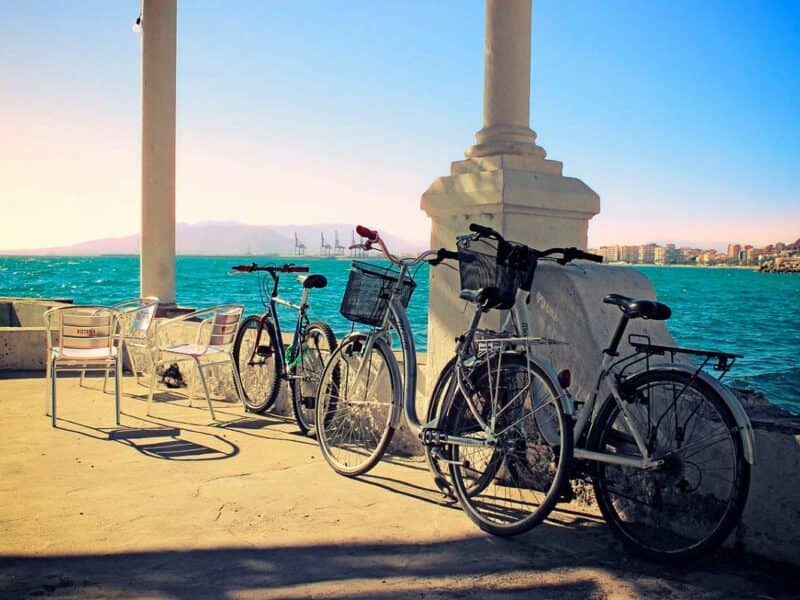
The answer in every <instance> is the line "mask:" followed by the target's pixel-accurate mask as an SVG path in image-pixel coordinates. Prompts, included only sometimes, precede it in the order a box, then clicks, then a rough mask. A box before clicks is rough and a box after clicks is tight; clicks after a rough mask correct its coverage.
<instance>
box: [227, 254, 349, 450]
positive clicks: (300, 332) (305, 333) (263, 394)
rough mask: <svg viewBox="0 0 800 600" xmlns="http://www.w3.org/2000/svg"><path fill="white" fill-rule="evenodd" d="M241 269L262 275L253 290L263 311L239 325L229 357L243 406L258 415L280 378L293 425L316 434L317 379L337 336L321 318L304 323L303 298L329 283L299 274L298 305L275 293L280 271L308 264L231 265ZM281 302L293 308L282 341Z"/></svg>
mask: <svg viewBox="0 0 800 600" xmlns="http://www.w3.org/2000/svg"><path fill="white" fill-rule="evenodd" d="M233 270H234V271H238V272H241V273H253V272H258V273H265V274H268V275H269V276H270V278H271V280H272V289H271V290H270V288H269V284H270V282H269V280H268V279H267V277H266V275H262V276H261V277H259V280H258V290H259V295H260V297H261V303H262V304H263V305H264V313H263V314H261V315H250V316H249V317H247V318H246V319H245V320H244V321H243V322H242V325H241V327H240V328H239V332H238V334H237V336H236V342H235V344H234V348H233V357H234V360H235V362H236V367H237V369H238V371H239V376H240V378H241V380H242V387H243V388H244V403H245V406H246V407H247V409H248V410H249V411H251V412H255V413H263V412H264V411H266V410H268V409H269V408H271V407H272V405H273V404H274V403H275V400H276V398H277V397H278V392H279V389H280V381H281V380H284V381H286V382H287V383H288V386H289V389H290V391H291V394H292V408H293V409H294V414H295V417H296V418H297V425H298V426H299V427H300V429H301V431H303V433H306V434H309V435H313V434H314V433H315V426H314V418H315V406H316V392H317V385H318V383H319V377H320V374H321V373H322V370H323V368H324V367H325V364H326V363H327V361H328V359H329V358H330V355H331V353H332V352H333V351H334V350H335V349H336V336H334V334H333V331H332V330H331V328H330V326H329V325H328V324H327V323H325V322H324V321H314V322H309V319H308V311H309V308H310V306H309V303H308V296H309V293H310V292H311V290H312V289H321V288H324V287H326V286H327V285H328V281H327V279H326V278H325V276H324V275H298V277H297V280H298V281H299V282H300V283H302V284H303V295H302V297H301V299H300V303H299V304H293V303H292V302H289V301H287V300H284V299H283V298H280V297H278V284H279V282H280V276H279V273H308V267H305V266H298V265H294V264H285V265H281V266H276V265H268V266H259V265H256V264H255V263H253V264H251V265H236V266H234V267H233ZM278 304H280V305H281V306H286V307H288V308H291V309H293V310H296V311H297V321H296V323H295V327H294V337H293V338H292V342H291V344H289V345H288V346H287V345H286V344H284V341H283V335H282V333H281V326H280V321H279V320H278V313H277V310H276V306H277V305H278Z"/></svg>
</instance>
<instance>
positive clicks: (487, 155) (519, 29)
mask: <svg viewBox="0 0 800 600" xmlns="http://www.w3.org/2000/svg"><path fill="white" fill-rule="evenodd" d="M531 15H532V3H531V0H487V2H486V64H485V78H486V81H485V88H484V111H483V115H484V119H483V128H482V129H481V130H480V131H479V132H478V133H477V135H476V142H477V143H476V144H475V145H474V146H472V147H470V148H469V149H468V150H467V152H466V156H467V160H462V161H457V162H454V163H452V165H451V167H450V175H449V176H445V177H439V178H438V179H436V180H435V181H434V182H433V183H432V184H431V185H430V187H429V188H428V189H427V191H425V193H424V194H423V195H422V202H421V205H422V209H423V210H425V212H426V213H427V214H428V216H429V217H430V218H431V221H432V226H431V245H432V247H434V248H436V247H440V246H445V247H447V248H453V246H454V245H455V239H456V236H457V235H459V234H462V233H466V232H467V229H468V226H469V224H470V223H472V222H476V223H481V224H483V225H488V226H489V227H493V228H494V229H497V230H498V231H499V232H500V233H502V234H503V235H504V236H506V237H507V238H508V239H511V240H517V241H520V242H525V243H527V244H530V245H532V246H534V247H537V248H547V247H551V246H577V247H581V248H585V247H586V244H587V235H588V226H589V225H588V224H589V219H591V218H592V217H593V216H594V215H595V214H597V213H598V212H599V211H600V199H599V197H598V196H597V194H595V192H594V191H593V190H592V189H591V188H589V186H587V185H586V184H585V183H583V182H582V181H580V180H579V179H575V178H572V177H564V176H563V174H562V164H561V163H560V162H557V161H553V160H547V159H546V158H545V152H544V150H543V149H542V148H539V147H538V146H537V145H536V144H535V140H536V134H535V133H534V132H533V131H531V129H530V126H529V111H530V64H531V63H530V61H531V56H530V50H531ZM430 284H431V285H430V311H429V325H428V357H427V366H426V368H427V369H428V372H427V375H426V380H427V381H428V382H429V384H430V385H429V386H428V388H429V390H430V388H431V386H432V385H433V382H435V380H436V377H437V375H438V373H439V371H440V370H441V367H442V366H443V364H444V362H446V361H447V360H448V359H449V358H450V357H451V356H452V354H453V348H454V342H453V338H454V337H455V336H456V335H458V334H460V333H461V332H463V331H464V329H465V327H466V325H467V324H468V323H467V319H468V317H469V315H470V314H471V313H470V311H469V310H467V311H465V310H464V302H463V301H461V300H459V298H458V289H459V282H458V274H457V273H455V272H454V271H452V270H449V269H446V268H441V267H440V268H434V269H431V278H430Z"/></svg>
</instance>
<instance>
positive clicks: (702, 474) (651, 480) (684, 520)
mask: <svg viewBox="0 0 800 600" xmlns="http://www.w3.org/2000/svg"><path fill="white" fill-rule="evenodd" d="M622 399H623V401H624V403H625V409H626V410H627V412H628V413H629V421H628V422H630V423H632V425H633V426H635V427H636V428H637V430H638V432H639V434H640V435H641V437H642V439H643V441H644V443H645V444H646V446H647V449H648V452H649V453H650V455H651V457H653V458H654V459H656V460H660V461H663V462H662V463H661V466H659V467H656V468H653V469H646V470H645V469H639V468H635V467H628V466H621V465H614V464H609V463H602V462H601V463H598V467H597V474H596V477H595V480H594V488H595V494H596V496H597V502H598V504H599V506H600V510H601V511H602V512H603V516H604V517H605V519H606V521H607V522H608V524H609V526H610V527H611V529H612V531H613V532H614V533H615V534H617V535H618V536H619V537H620V538H621V539H622V541H623V542H624V543H625V545H626V546H627V547H628V548H630V549H632V550H633V551H634V552H636V553H638V554H642V555H644V556H646V557H647V558H651V559H654V560H660V561H667V562H669V561H682V560H689V559H692V558H695V557H697V556H698V555H700V554H702V553H703V552H706V551H709V550H711V549H712V548H714V547H716V546H717V545H719V544H720V543H721V542H722V541H723V540H724V539H725V538H726V537H727V536H728V534H729V533H730V532H731V530H732V529H733V528H734V526H735V525H736V523H737V522H738V520H739V518H740V517H741V514H742V511H743V509H744V505H745V502H746V499H747V492H748V487H749V481H750V465H749V464H748V463H747V461H746V460H745V457H744V450H743V447H742V439H741V436H740V434H739V432H738V428H737V425H736V420H735V419H734V416H733V414H732V413H731V411H730V409H729V408H728V407H727V405H726V404H725V402H724V400H723V399H722V398H721V397H720V396H719V395H718V394H717V393H716V392H715V391H714V390H713V389H712V388H710V387H709V386H707V385H706V384H704V383H703V382H702V381H700V380H697V379H695V378H693V377H692V375H691V374H690V373H682V372H675V371H665V370H658V369H655V370H651V371H646V372H644V373H641V374H640V375H636V376H634V377H633V379H632V380H630V381H628V382H626V384H625V386H624V388H623V392H622ZM596 426H597V429H596V433H595V434H593V435H592V436H591V438H590V445H591V446H592V447H594V448H595V449H597V450H598V451H600V452H605V453H610V454H623V455H626V456H632V457H638V456H641V453H640V452H639V449H638V446H637V445H636V444H635V442H634V440H633V437H632V435H631V433H630V431H631V430H630V428H629V426H628V425H627V424H626V420H625V418H624V416H623V413H622V411H621V409H620V407H619V406H618V405H617V403H616V401H615V400H613V398H609V399H608V401H607V402H606V403H605V405H604V407H603V408H602V409H601V411H600V413H599V415H598V419H597V425H596Z"/></svg>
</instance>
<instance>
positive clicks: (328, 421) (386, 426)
mask: <svg viewBox="0 0 800 600" xmlns="http://www.w3.org/2000/svg"><path fill="white" fill-rule="evenodd" d="M367 346H368V344H367V336H365V335H353V336H350V337H348V338H347V339H345V340H344V341H343V342H342V344H341V345H340V346H339V347H338V348H337V349H336V351H335V352H334V353H333V355H332V356H331V359H330V361H328V364H327V365H326V367H325V370H324V371H323V373H322V378H321V380H320V384H319V388H318V391H317V407H316V408H317V414H316V431H317V440H318V441H319V445H320V448H321V449H322V455H323V456H324V457H325V460H326V461H328V464H329V465H330V466H331V467H333V469H334V470H335V471H336V472H337V473H340V474H342V475H346V476H348V477H354V476H356V475H361V474H363V473H366V472H367V471H369V470H370V469H371V468H372V467H374V466H375V465H376V464H377V463H378V461H379V460H380V459H381V457H382V456H383V453H384V452H385V451H386V448H387V447H388V445H389V442H390V441H391V439H392V436H393V435H394V427H393V420H394V411H395V409H396V405H395V403H394V395H395V391H396V390H397V389H398V386H400V381H399V374H398V371H397V363H396V362H394V361H395V358H394V356H393V355H392V353H391V349H390V348H389V347H388V345H387V344H386V343H385V342H384V341H382V340H380V339H379V340H375V343H374V344H372V347H371V348H370V349H369V352H368V353H367Z"/></svg>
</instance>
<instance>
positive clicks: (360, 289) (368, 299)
mask: <svg viewBox="0 0 800 600" xmlns="http://www.w3.org/2000/svg"><path fill="white" fill-rule="evenodd" d="M399 276H400V274H399V273H398V272H397V271H395V270H394V269H391V268H388V267H381V266H378V265H373V264H370V263H366V262H361V261H353V264H352V266H351V267H350V277H349V279H348V280H347V288H346V289H345V292H344V298H342V307H341V308H340V309H339V312H341V313H342V316H343V317H344V318H345V319H349V320H350V321H355V322H356V323H362V324H364V325H371V326H373V327H377V326H378V325H380V324H381V323H382V322H383V317H384V315H386V311H387V310H389V300H390V298H391V296H392V289H393V288H394V286H395V285H396V284H397V282H398V280H399ZM415 287H416V284H415V283H414V280H413V279H411V277H409V276H408V275H406V277H405V279H404V281H403V285H402V286H401V288H400V302H401V303H402V304H403V306H408V303H409V301H410V300H411V294H412V293H413V292H414V288H415Z"/></svg>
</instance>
